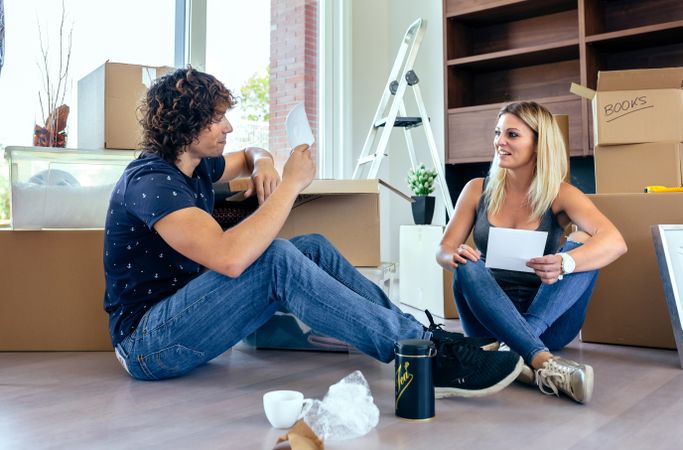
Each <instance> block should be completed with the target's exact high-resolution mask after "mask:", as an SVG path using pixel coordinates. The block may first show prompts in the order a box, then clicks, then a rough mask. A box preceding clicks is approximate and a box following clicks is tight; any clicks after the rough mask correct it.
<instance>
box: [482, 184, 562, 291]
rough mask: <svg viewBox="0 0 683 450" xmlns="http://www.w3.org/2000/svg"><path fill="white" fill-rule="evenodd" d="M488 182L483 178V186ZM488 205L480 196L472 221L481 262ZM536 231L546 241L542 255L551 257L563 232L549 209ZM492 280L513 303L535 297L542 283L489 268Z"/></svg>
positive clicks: (533, 276)
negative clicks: (541, 234) (543, 234)
mask: <svg viewBox="0 0 683 450" xmlns="http://www.w3.org/2000/svg"><path fill="white" fill-rule="evenodd" d="M486 181H487V179H484V185H483V187H486ZM487 206H488V205H487V203H486V198H485V196H484V193H483V188H482V194H481V197H480V198H479V203H478V204H477V213H476V217H475V221H474V244H475V245H476V246H477V248H478V249H479V250H480V251H481V254H482V259H484V261H485V260H486V250H487V248H488V243H489V229H490V228H491V227H494V226H495V225H491V223H490V222H489V219H488V215H487V211H486V210H487ZM536 231H547V232H548V238H547V240H546V243H545V250H544V252H543V254H544V255H549V254H554V253H557V251H558V250H559V249H560V240H561V239H562V236H563V235H564V229H563V228H562V227H561V226H560V224H559V223H558V222H557V217H556V216H555V214H553V211H552V209H551V208H548V210H547V211H546V212H545V213H544V214H543V216H542V217H541V223H540V224H539V226H538V228H536ZM491 272H492V273H493V277H494V278H495V279H496V281H497V282H498V284H499V285H500V287H501V288H503V290H504V291H505V292H506V293H507V294H508V295H509V296H510V297H511V298H512V299H513V300H515V301H528V300H531V299H533V297H534V295H536V291H537V290H538V287H539V286H540V285H541V280H540V278H538V276H537V275H536V274H534V273H529V272H517V271H513V270H502V269H491Z"/></svg>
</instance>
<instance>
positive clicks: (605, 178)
mask: <svg viewBox="0 0 683 450" xmlns="http://www.w3.org/2000/svg"><path fill="white" fill-rule="evenodd" d="M682 83H683V68H667V69H649V70H624V71H613V72H601V73H599V74H598V85H597V92H594V91H590V90H586V89H584V88H580V87H576V86H573V92H574V93H577V94H579V95H583V96H585V97H589V98H591V99H592V107H593V120H594V123H593V131H594V142H595V144H596V147H595V182H596V183H595V185H596V192H597V195H595V196H593V198H592V199H593V201H594V203H595V204H596V205H597V207H598V209H600V210H601V211H602V212H603V213H604V214H605V215H606V216H607V217H608V218H609V219H610V220H611V221H612V222H613V223H614V224H615V225H616V227H617V228H618V229H619V230H620V231H621V233H622V235H623V236H624V239H625V240H626V244H627V245H628V247H629V252H628V254H627V255H625V256H623V257H622V258H620V259H619V260H618V261H616V262H615V263H613V264H611V265H609V266H608V267H605V268H604V269H602V271H601V274H600V276H599V277H598V281H597V284H596V288H595V292H594V295H593V298H592V300H591V303H590V304H589V307H588V312H587V317H586V322H585V324H584V327H583V329H582V331H581V336H582V339H583V340H584V341H588V342H605V343H614V344H628V345H639V346H648V347H663V348H675V342H674V338H673V332H672V328H671V322H670V319H669V316H668V313H667V307H666V300H665V298H664V292H663V289H662V284H661V281H660V278H659V272H658V268H657V260H656V258H655V253H654V246H653V244H652V238H651V231H650V226H651V225H654V224H660V223H683V195H682V194H645V193H643V190H644V188H645V187H646V186H652V185H659V186H669V187H673V186H681V185H682V184H683V144H682V142H683V90H682V89H681V87H682V86H683V84H682Z"/></svg>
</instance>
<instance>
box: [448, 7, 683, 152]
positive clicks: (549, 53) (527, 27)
mask: <svg viewBox="0 0 683 450" xmlns="http://www.w3.org/2000/svg"><path fill="white" fill-rule="evenodd" d="M443 11H444V21H443V33H444V75H445V80H446V83H445V84H446V86H445V92H444V94H445V96H446V102H445V103H446V108H445V111H444V114H445V119H446V120H445V123H446V143H447V144H446V146H447V148H446V160H447V162H448V163H449V164H460V163H470V162H485V161H490V160H491V157H492V150H491V146H492V139H493V138H492V134H491V133H492V131H491V130H492V128H493V125H494V123H495V120H496V116H497V113H498V111H499V110H500V108H501V107H502V106H503V105H504V104H506V103H509V102H511V101H519V100H532V99H535V100H536V101H537V102H539V103H541V104H543V105H545V106H547V107H548V108H549V109H550V110H551V112H553V113H555V114H568V115H569V117H570V126H569V128H570V131H569V134H570V138H569V140H570V146H571V155H572V156H577V155H583V156H588V155H591V154H592V142H591V141H592V132H591V121H592V118H591V112H590V104H589V102H588V101H587V100H584V99H581V98H579V97H576V96H573V95H571V94H569V86H570V84H571V83H572V82H577V83H581V84H584V85H587V86H588V87H592V88H594V87H595V84H596V80H597V73H598V71H601V70H622V69H636V68H652V67H663V66H677V65H683V0H648V1H645V0H526V1H522V0H444V1H443Z"/></svg>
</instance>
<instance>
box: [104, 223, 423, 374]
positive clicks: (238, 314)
mask: <svg viewBox="0 0 683 450" xmlns="http://www.w3.org/2000/svg"><path fill="white" fill-rule="evenodd" d="M283 307H284V308H285V309H286V310H288V311H290V312H292V313H293V314H294V315H295V316H296V317H298V318H299V319H301V321H303V322H304V323H305V324H306V325H308V326H310V327H311V328H313V329H315V330H316V331H318V332H320V333H323V334H326V335H328V336H331V337H334V338H337V339H340V340H342V341H344V342H347V343H349V344H351V345H353V346H354V347H355V348H357V349H358V350H360V351H362V352H364V353H366V354H368V355H370V356H372V357H374V358H376V359H379V360H380V361H383V362H389V361H391V360H392V359H393V357H394V342H396V341H398V340H400V339H424V338H429V336H430V335H431V334H430V333H429V332H428V331H425V329H424V327H423V326H422V324H421V323H420V322H418V321H417V320H416V319H415V318H414V317H413V316H411V315H410V314H406V313H403V312H401V310H400V309H398V308H397V307H396V306H395V305H394V304H392V302H391V300H390V299H389V298H388V297H387V296H386V295H385V294H384V292H383V291H382V289H381V288H380V287H379V286H377V285H376V284H374V283H373V282H371V281H370V280H368V279H367V278H365V277H364V276H363V275H362V274H360V273H359V272H358V271H357V270H356V269H355V268H354V267H353V266H351V264H350V263H349V262H348V261H346V259H344V257H343V256H341V254H339V252H338V251H337V250H336V249H335V248H334V247H333V246H332V244H330V242H329V241H327V239H325V238H324V237H323V236H320V235H315V234H311V235H305V236H299V237H296V238H294V239H292V240H291V241H288V240H283V239H276V240H275V241H273V243H272V244H271V245H270V246H269V247H268V248H267V249H266V251H265V252H264V253H263V255H261V257H259V258H258V259H257V260H256V261H255V262H254V263H253V264H252V265H251V266H249V268H248V269H247V270H245V271H244V272H243V273H242V274H241V275H240V276H239V277H237V278H230V277H227V276H224V275H221V274H219V273H217V272H213V271H207V272H205V273H203V274H202V275H200V276H198V277H197V278H195V279H194V280H192V281H191V282H190V283H188V284H187V285H186V286H184V287H183V288H182V289H180V290H179V291H177V292H176V293H175V294H173V295H171V296H170V297H168V298H166V299H164V300H162V301H160V302H159V303H157V304H156V305H154V306H153V307H152V308H151V309H150V310H149V311H148V312H147V313H146V314H145V315H144V316H143V318H142V319H141V321H140V323H139V325H138V327H137V329H136V330H135V331H133V333H132V334H131V335H129V336H128V337H126V339H124V340H123V341H122V342H121V343H120V344H119V345H117V347H116V352H117V355H118V356H119V359H122V360H123V363H124V364H125V366H126V368H127V370H128V372H129V373H130V374H131V376H133V377H134V378H137V379H143V380H158V379H164V378H171V377H176V376H180V375H183V374H185V373H187V372H189V371H190V370H192V369H193V368H195V367H197V366H199V365H201V364H203V363H205V362H207V361H209V360H211V359H213V358H215V357H217V356H218V355H220V354H221V353H223V352H225V351H226V350H228V349H229V348H230V347H232V346H233V345H235V344H236V343H238V342H239V341H240V340H241V339H243V338H244V337H245V336H247V335H249V334H250V333H252V332H253V331H255V330H256V329H257V328H259V327H260V326H261V325H263V324H264V323H266V322H267V321H268V319H269V318H270V317H271V316H272V315H273V314H274V313H275V312H276V311H277V310H279V309H281V308H283Z"/></svg>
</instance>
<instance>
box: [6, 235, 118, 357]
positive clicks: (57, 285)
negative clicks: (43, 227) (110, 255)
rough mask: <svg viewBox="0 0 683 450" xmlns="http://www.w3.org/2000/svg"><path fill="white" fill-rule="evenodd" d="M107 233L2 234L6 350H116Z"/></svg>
mask: <svg viewBox="0 0 683 450" xmlns="http://www.w3.org/2000/svg"><path fill="white" fill-rule="evenodd" d="M103 244H104V234H103V231H102V230H59V231H11V230H2V231H0V255H2V256H3V257H2V259H1V260H0V286H2V296H1V297H0V351H54V350H63V351H97V350H107V351H111V350H112V346H111V339H110V337H109V319H108V316H107V313H106V312H105V311H104V306H103V298H104V268H103V266H102V255H103Z"/></svg>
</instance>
